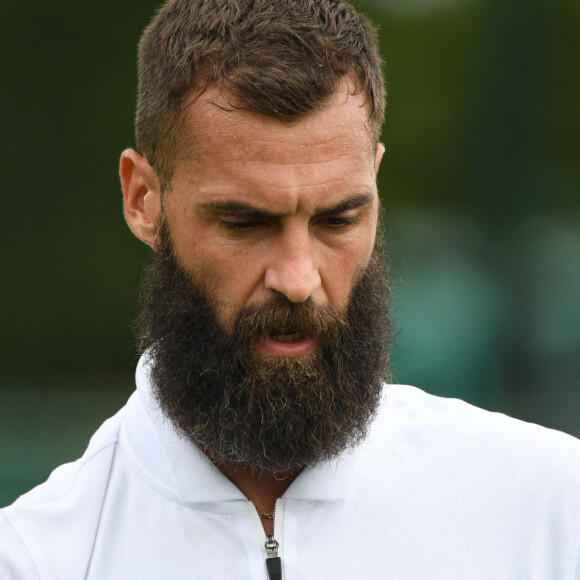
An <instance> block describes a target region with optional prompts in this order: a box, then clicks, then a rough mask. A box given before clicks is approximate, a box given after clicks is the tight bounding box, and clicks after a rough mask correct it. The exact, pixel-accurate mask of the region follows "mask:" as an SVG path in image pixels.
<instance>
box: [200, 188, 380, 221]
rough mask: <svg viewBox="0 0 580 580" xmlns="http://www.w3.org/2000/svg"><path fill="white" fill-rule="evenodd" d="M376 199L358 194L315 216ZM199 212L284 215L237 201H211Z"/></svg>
mask: <svg viewBox="0 0 580 580" xmlns="http://www.w3.org/2000/svg"><path fill="white" fill-rule="evenodd" d="M373 199H374V195H373V194H370V193H362V194H357V195H354V196H352V197H349V198H348V199H345V200H343V201H341V202H339V203H337V204H335V205H333V206H330V207H326V208H322V209H320V210H318V211H317V212H316V213H315V215H316V216H321V215H331V214H337V213H342V212H345V211H348V210H351V209H359V208H361V207H364V206H365V205H368V204H370V203H371V202H372V201H373ZM198 211H199V212H200V213H202V214H206V215H208V216H212V215H220V214H232V215H236V216H243V217H250V218H256V219H280V218H281V217H283V214H276V213H273V212H270V211H266V210H263V209H259V208H257V207H254V206H253V205H249V204H246V203H241V202H237V201H224V202H220V201H210V202H207V203H202V204H200V205H199V206H198Z"/></svg>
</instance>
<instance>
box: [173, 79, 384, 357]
mask: <svg viewBox="0 0 580 580" xmlns="http://www.w3.org/2000/svg"><path fill="white" fill-rule="evenodd" d="M186 111H187V113H186V114H187V115H188V118H187V129H188V130H189V131H191V133H192V134H193V135H194V146H193V149H194V150H195V157H194V158H192V159H189V160H187V161H184V162H181V163H180V164H179V166H178V168H177V170H176V173H175V177H174V180H173V183H172V187H171V190H170V191H168V192H167V193H166V197H165V199H164V214H165V215H164V217H165V220H166V222H167V225H168V229H169V232H170V234H171V238H172V242H173V247H174V251H175V253H176V256H177V259H178V261H179V262H180V264H181V265H182V267H183V269H184V270H185V271H186V272H187V273H189V274H190V275H191V277H192V279H193V280H194V281H195V282H196V284H198V285H199V286H200V287H203V288H205V289H206V290H207V291H208V292H209V293H210V294H211V296H212V299H213V301H214V303H215V304H216V309H217V312H216V314H217V317H218V320H219V322H220V324H221V325H222V328H223V330H224V331H225V332H226V333H228V334H231V333H233V331H234V324H235V320H236V318H237V316H238V314H239V313H240V311H241V310H242V309H243V308H245V307H248V306H258V307H259V306H260V305H262V304H264V303H266V302H267V301H268V300H269V299H271V298H273V297H274V296H277V295H283V296H285V297H286V298H287V299H288V300H289V301H290V302H292V303H302V302H304V301H306V300H307V299H308V298H311V299H312V300H313V301H314V302H315V303H316V304H317V305H320V306H324V305H330V306H332V307H333V308H334V309H336V310H337V311H338V312H344V310H345V308H346V305H347V302H348V298H349V295H350V292H351V290H352V288H353V284H354V282H355V280H356V279H357V277H358V276H359V275H360V273H361V272H362V271H363V270H364V268H365V266H366V265H367V263H368V261H369V258H370V255H371V252H372V248H373V244H374V239H375V232H376V227H377V214H378V196H377V190H376V183H375V179H376V169H377V168H378V163H379V162H380V157H381V156H382V147H379V151H378V153H377V152H376V150H375V148H374V147H373V143H372V138H371V135H370V133H369V131H368V128H367V123H366V117H367V110H366V107H365V106H364V105H363V100H362V97H360V96H353V95H351V94H349V92H348V87H347V86H346V83H345V85H344V87H343V88H342V89H341V91H340V92H339V93H337V95H336V96H335V98H334V99H333V100H332V103H331V104H330V105H329V106H328V107H327V108H326V109H324V110H323V111H319V112H315V113H312V114H311V115H309V116H308V117H306V118H305V119H302V120H300V121H297V122H294V123H282V122H280V121H279V120H276V119H270V118H268V117H264V116H262V115H259V114H256V113H254V112H250V111H244V110H232V109H231V107H230V106H229V103H228V100H227V98H225V97H224V96H223V95H220V93H219V92H218V91H217V89H210V90H208V91H207V92H206V93H204V94H203V95H202V96H201V98H199V99H198V100H197V101H196V102H195V103H194V104H193V105H192V106H190V107H189V108H188V109H186ZM255 347H256V349H257V351H258V352H261V353H262V354H264V355H271V356H274V357H297V356H304V355H307V354H309V353H311V352H313V351H314V350H315V349H316V348H317V341H316V339H315V338H312V337H309V336H303V335H300V334H274V335H272V336H269V337H265V338H264V339H263V340H261V341H260V342H259V344H257V345H255Z"/></svg>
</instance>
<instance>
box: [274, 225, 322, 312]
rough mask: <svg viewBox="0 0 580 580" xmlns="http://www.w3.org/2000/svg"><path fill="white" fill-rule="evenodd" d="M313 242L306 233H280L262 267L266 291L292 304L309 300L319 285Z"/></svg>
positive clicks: (294, 230)
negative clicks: (263, 268)
mask: <svg viewBox="0 0 580 580" xmlns="http://www.w3.org/2000/svg"><path fill="white" fill-rule="evenodd" d="M313 243H314V242H313V241H312V240H311V239H310V233H309V232H308V231H306V232H299V231H297V229H296V228H295V229H293V230H292V231H288V232H283V233H282V234H280V239H279V240H277V242H276V244H275V247H274V248H273V250H274V251H273V252H272V253H271V257H270V261H269V264H268V267H267V268H266V274H265V285H266V288H267V289H268V290H273V291H275V292H278V293H280V294H283V295H284V296H286V298H287V299H288V300H289V301H290V302H294V303H300V302H305V301H306V300H307V299H308V298H310V297H311V296H312V295H313V294H314V292H315V291H316V290H318V288H320V285H321V280H320V274H319V271H318V265H317V261H316V255H315V249H314V247H313Z"/></svg>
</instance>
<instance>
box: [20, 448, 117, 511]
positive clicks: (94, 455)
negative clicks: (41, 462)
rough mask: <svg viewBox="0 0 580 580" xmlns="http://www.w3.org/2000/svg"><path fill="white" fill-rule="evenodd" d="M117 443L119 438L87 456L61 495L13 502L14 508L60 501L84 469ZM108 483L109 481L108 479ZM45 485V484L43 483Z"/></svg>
mask: <svg viewBox="0 0 580 580" xmlns="http://www.w3.org/2000/svg"><path fill="white" fill-rule="evenodd" d="M116 444H117V439H115V440H114V441H111V442H109V443H107V444H106V445H105V446H103V447H101V448H100V449H98V450H97V451H95V452H94V453H93V454H91V456H90V457H87V458H86V459H85V460H84V461H83V463H82V464H81V465H80V466H79V467H78V469H77V470H76V473H75V476H74V479H73V481H72V482H71V483H70V485H69V486H68V487H67V489H66V490H64V491H63V492H62V493H60V494H59V495H55V496H53V497H51V498H49V499H44V500H39V501H26V502H23V503H21V504H18V505H16V504H13V505H14V508H15V509H16V508H19V507H25V506H38V505H44V504H49V503H52V502H55V501H58V500H60V499H62V498H63V497H65V496H66V495H68V494H69V493H70V492H71V490H72V489H73V488H74V486H75V485H76V483H77V480H78V478H79V476H80V473H81V471H82V469H83V468H84V467H85V466H86V465H88V464H89V463H90V462H91V461H93V460H94V459H95V458H96V457H97V456H98V455H100V454H101V453H103V452H104V451H107V450H108V449H109V447H111V446H115V445H116ZM45 483H46V482H45ZM107 483H108V481H107ZM41 485H44V484H41Z"/></svg>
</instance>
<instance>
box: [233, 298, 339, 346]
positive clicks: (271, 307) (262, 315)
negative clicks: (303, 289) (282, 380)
mask: <svg viewBox="0 0 580 580" xmlns="http://www.w3.org/2000/svg"><path fill="white" fill-rule="evenodd" d="M349 330H350V324H349V322H348V316H347V314H341V313H340V312H338V311H337V310H336V309H334V308H333V307H332V306H330V305H328V304H325V305H319V304H316V303H315V302H314V300H312V298H308V299H307V300H306V301H305V302H300V303H297V304H296V303H292V302H290V301H289V300H288V299H287V298H286V297H284V296H282V295H276V296H273V297H272V298H270V299H269V300H268V301H267V302H266V303H265V304H263V305H261V306H247V307H245V308H244V309H243V310H242V311H241V312H240V314H239V316H238V319H237V323H236V335H237V338H238V339H240V340H242V341H252V340H254V339H259V338H266V337H269V336H276V335H281V334H294V333H299V334H301V335H303V336H308V337H315V338H319V339H320V340H321V341H322V342H326V341H330V340H334V339H336V338H337V337H338V336H340V335H341V334H344V333H345V332H348V331H349Z"/></svg>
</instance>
